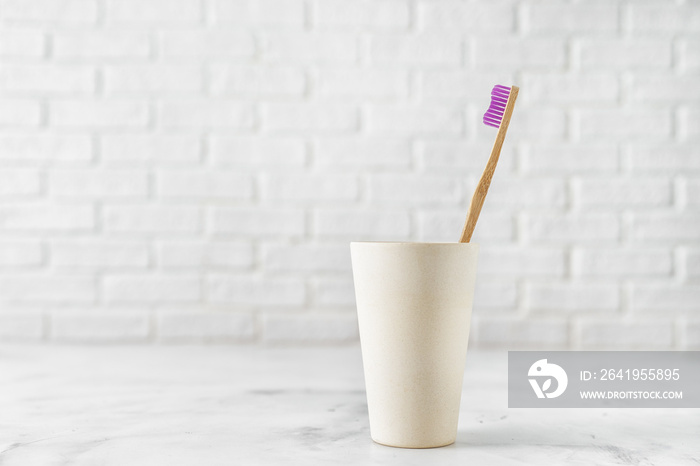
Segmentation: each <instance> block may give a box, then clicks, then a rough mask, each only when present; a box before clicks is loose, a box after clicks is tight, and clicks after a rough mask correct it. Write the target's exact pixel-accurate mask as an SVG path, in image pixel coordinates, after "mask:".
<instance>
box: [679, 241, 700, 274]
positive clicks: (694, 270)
mask: <svg viewBox="0 0 700 466" xmlns="http://www.w3.org/2000/svg"><path fill="white" fill-rule="evenodd" d="M683 260H684V263H683V269H684V272H685V275H686V276H687V277H688V278H700V249H697V248H695V249H686V250H685V251H684V255H683Z"/></svg>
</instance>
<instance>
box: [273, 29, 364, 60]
mask: <svg viewBox="0 0 700 466" xmlns="http://www.w3.org/2000/svg"><path fill="white" fill-rule="evenodd" d="M262 44H263V45H262V57H263V60H264V61H265V62H271V63H289V62H293V63H308V64H315V65H316V64H317V65H321V64H326V63H356V62H357V58H358V38H357V36H356V35H355V34H349V33H326V32H315V33H308V32H305V33H298V32H267V33H265V34H264V35H263V37H262Z"/></svg>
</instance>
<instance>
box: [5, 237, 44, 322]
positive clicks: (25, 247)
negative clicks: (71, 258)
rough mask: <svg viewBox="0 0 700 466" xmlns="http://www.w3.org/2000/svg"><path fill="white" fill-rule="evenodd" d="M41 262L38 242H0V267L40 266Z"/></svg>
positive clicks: (40, 249) (41, 255)
mask: <svg viewBox="0 0 700 466" xmlns="http://www.w3.org/2000/svg"><path fill="white" fill-rule="evenodd" d="M42 261H43V252H42V248H41V243H40V242H39V241H33V240H2V241H0V266H2V267H13V268H15V267H31V266H35V265H41V263H42ZM0 315H2V314H0Z"/></svg>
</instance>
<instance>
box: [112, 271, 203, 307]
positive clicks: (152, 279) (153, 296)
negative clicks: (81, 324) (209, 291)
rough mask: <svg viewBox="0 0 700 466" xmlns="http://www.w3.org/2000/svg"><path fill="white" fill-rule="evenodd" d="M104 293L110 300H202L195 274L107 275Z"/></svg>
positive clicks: (160, 301) (162, 301)
mask: <svg viewBox="0 0 700 466" xmlns="http://www.w3.org/2000/svg"><path fill="white" fill-rule="evenodd" d="M102 289H103V295H104V297H105V299H106V300H107V301H108V302H110V303H126V302H129V303H153V304H159V303H186V302H199V300H200V299H201V294H202V293H201V286H200V279H199V277H197V276H182V275H178V276H164V277H160V276H148V275H108V276H105V277H104V278H103V283H102Z"/></svg>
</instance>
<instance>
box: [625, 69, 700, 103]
mask: <svg viewBox="0 0 700 466" xmlns="http://www.w3.org/2000/svg"><path fill="white" fill-rule="evenodd" d="M696 84H697V78H696V77H691V76H634V78H633V79H632V83H631V86H630V92H629V94H630V99H631V100H633V101H637V102H662V103H665V104H668V103H670V102H680V103H684V102H689V101H695V102H697V101H700V91H698V89H697V86H696Z"/></svg>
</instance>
